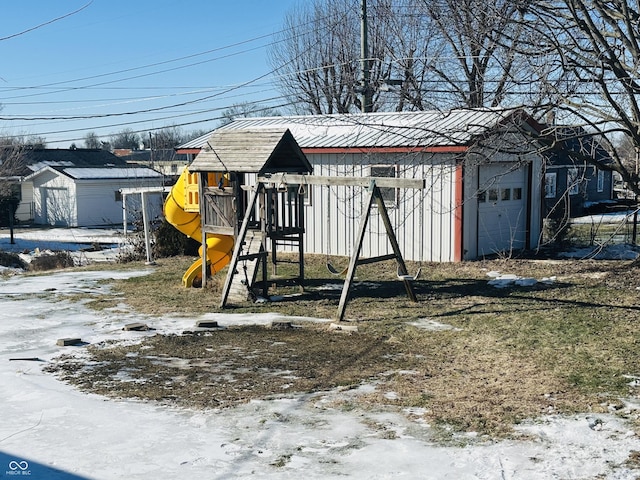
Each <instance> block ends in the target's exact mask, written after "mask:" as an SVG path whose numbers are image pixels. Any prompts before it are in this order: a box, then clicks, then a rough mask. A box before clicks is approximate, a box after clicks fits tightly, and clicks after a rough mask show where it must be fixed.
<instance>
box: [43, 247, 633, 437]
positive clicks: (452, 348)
mask: <svg viewBox="0 0 640 480" xmlns="http://www.w3.org/2000/svg"><path fill="white" fill-rule="evenodd" d="M307 260H308V264H307V265H306V270H307V275H308V279H309V281H308V288H307V292H306V293H305V294H304V295H301V296H298V297H294V298H292V299H289V300H286V301H283V302H277V303H270V304H252V303H247V304H243V305H239V306H235V307H234V308H233V309H231V310H230V311H231V312H249V311H250V312H259V311H278V312H281V313H283V314H290V315H301V316H317V317H324V318H329V317H332V316H333V315H334V314H335V313H336V310H337V304H338V299H339V293H340V292H339V291H334V292H330V293H327V291H325V290H321V289H319V288H318V287H319V286H320V285H323V284H326V283H327V282H331V283H340V279H339V278H336V277H333V276H332V275H330V274H328V272H327V270H326V268H325V266H324V260H325V259H324V258H318V257H316V258H314V257H311V258H308V259H307ZM342 261H343V262H344V260H342ZM187 266H188V259H184V258H174V259H164V260H162V261H161V262H160V264H159V266H158V267H157V269H156V272H155V273H154V274H153V275H149V276H146V277H136V278H132V279H129V280H123V281H117V282H115V287H116V289H117V291H118V294H117V295H115V296H114V298H113V300H112V301H113V302H114V303H115V302H119V301H121V300H122V296H124V297H125V298H126V301H127V302H128V303H129V304H130V305H131V306H133V307H134V308H135V309H136V310H139V311H141V312H144V313H150V314H154V313H155V314H159V315H160V314H167V313H171V312H180V314H181V315H184V314H193V315H197V314H201V313H205V312H213V311H218V310H219V309H218V306H217V305H218V302H219V293H220V282H221V281H222V277H221V278H220V279H216V281H215V282H212V283H213V284H211V285H210V286H209V287H208V288H207V289H205V290H201V289H188V290H187V289H184V288H183V287H182V286H181V284H180V278H181V275H182V271H183V270H184V269H185V268H186V267H187ZM415 268H417V266H416V265H411V266H410V271H413V269H415ZM490 270H499V271H502V272H505V273H507V272H508V273H515V274H519V275H522V276H531V277H535V278H542V277H550V276H556V277H557V280H556V282H555V283H553V284H551V285H543V284H538V285H536V286H533V287H514V288H507V289H496V288H494V287H491V286H489V285H487V277H486V273H487V272H488V271H490ZM281 273H282V272H281ZM358 279H359V281H360V283H359V284H358V286H357V288H356V289H355V290H354V292H353V294H352V299H351V301H350V303H349V305H348V309H347V318H348V319H349V320H350V323H351V324H355V325H357V326H358V332H357V333H354V334H351V335H345V334H344V333H335V332H329V331H328V329H327V327H326V326H322V325H318V324H314V323H304V324H303V325H302V328H296V329H292V330H274V329H269V328H263V327H246V328H229V329H223V330H217V331H213V332H210V333H206V334H192V335H182V336H163V335H156V336H154V337H152V338H150V339H147V340H145V341H144V342H142V343H141V344H140V345H129V346H122V345H110V344H108V345H93V346H91V347H90V348H89V350H88V351H89V353H90V357H91V361H90V362H88V363H87V361H86V360H79V359H75V358H62V359H60V360H59V361H58V362H57V363H56V364H54V365H52V370H54V371H57V372H58V373H59V374H61V375H62V376H63V377H64V378H66V379H68V380H70V381H72V382H74V383H76V384H78V385H79V386H80V387H81V388H83V389H86V390H89V391H95V392H98V393H103V394H105V395H112V396H119V397H139V398H145V399H152V400H156V401H160V402H169V403H172V404H178V405H184V406H190V407H201V408H211V407H224V406H229V405H234V404H237V403H238V402H244V401H248V400H250V399H253V398H272V397H274V396H282V395H292V394H299V393H313V392H324V391H327V390H331V389H335V388H337V387H340V388H351V387H356V386H359V385H362V384H375V385H376V390H375V392H374V393H369V394H366V395H360V396H358V397H355V398H356V400H354V399H350V400H348V402H347V403H346V404H344V405H343V407H344V408H350V407H349V405H351V402H357V403H358V404H359V405H360V406H364V407H367V406H370V407H375V408H378V407H380V406H381V405H384V406H389V407H414V408H420V409H421V410H416V411H419V412H420V413H419V414H420V415H423V416H424V417H425V418H426V419H427V420H428V421H430V422H431V423H433V424H435V425H443V426H444V425H446V426H447V427H453V428H454V430H456V431H461V430H462V431H478V432H481V433H484V434H488V435H491V436H501V435H506V434H509V432H510V431H511V427H512V426H513V424H514V423H517V422H518V421H520V420H522V419H525V418H530V417H535V416H538V415H543V414H546V413H549V412H557V413H561V412H577V411H602V410H606V409H607V407H608V406H609V405H610V404H615V405H619V400H618V399H619V398H620V397H624V396H636V395H637V393H638V392H636V391H635V389H634V388H633V387H630V386H629V385H628V383H629V379H628V378H627V377H626V376H625V375H640V356H639V355H638V348H637V346H638V343H639V342H640V333H638V329H637V328H636V326H637V323H638V320H640V309H639V308H638V306H637V298H638V291H637V289H636V287H637V286H640V285H639V284H640V280H639V279H638V268H637V265H636V264H633V263H629V262H596V261H533V260H509V261H506V260H496V261H491V262H490V261H485V262H469V263H462V264H429V265H422V277H421V279H420V280H419V281H417V282H415V289H416V293H417V296H418V300H419V301H418V302H417V303H412V302H409V301H408V300H407V298H406V294H405V292H404V288H403V286H402V283H401V282H398V281H397V280H396V279H395V269H394V268H393V265H390V264H377V265H372V266H367V268H364V267H362V268H359V270H358ZM294 291H296V290H289V289H282V290H281V291H279V292H275V293H291V292H294ZM107 300H108V299H107ZM109 305H110V301H105V299H104V298H102V299H98V301H97V302H96V307H97V308H102V307H104V306H109ZM424 319H429V320H432V321H435V322H439V323H441V324H447V325H450V326H451V327H455V329H450V330H442V331H433V330H425V329H422V328H418V327H416V326H415V325H413V323H414V322H417V321H421V320H424ZM350 398H351V397H350Z"/></svg>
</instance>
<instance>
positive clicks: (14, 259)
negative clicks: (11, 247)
mask: <svg viewBox="0 0 640 480" xmlns="http://www.w3.org/2000/svg"><path fill="white" fill-rule="evenodd" d="M0 265H1V266H3V267H9V268H21V269H23V270H26V269H27V264H26V263H25V262H23V261H22V259H21V258H20V257H19V256H18V255H16V254H15V253H11V252H3V251H0Z"/></svg>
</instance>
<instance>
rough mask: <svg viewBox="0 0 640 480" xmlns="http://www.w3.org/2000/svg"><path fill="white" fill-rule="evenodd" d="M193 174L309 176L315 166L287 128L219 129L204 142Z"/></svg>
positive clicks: (192, 168)
mask: <svg viewBox="0 0 640 480" xmlns="http://www.w3.org/2000/svg"><path fill="white" fill-rule="evenodd" d="M201 148H202V149H201V151H200V153H198V155H197V156H196V158H195V160H194V161H193V162H192V163H191V165H190V166H189V170H190V171H192V172H202V171H209V172H217V171H227V172H239V173H260V174H263V173H276V172H279V173H309V172H311V170H312V167H311V164H310V163H309V161H308V160H307V157H306V156H305V155H304V153H302V150H301V149H300V147H299V146H298V144H297V143H296V141H295V139H294V138H293V136H292V135H291V132H290V131H289V129H287V128H273V127H269V128H266V127H265V128H259V129H219V130H215V131H214V132H213V133H212V134H211V135H209V136H207V137H206V138H205V139H204V141H203V146H202V147H201Z"/></svg>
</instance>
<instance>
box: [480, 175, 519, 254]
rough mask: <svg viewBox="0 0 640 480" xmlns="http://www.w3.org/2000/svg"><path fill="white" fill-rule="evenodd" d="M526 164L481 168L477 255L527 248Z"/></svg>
mask: <svg viewBox="0 0 640 480" xmlns="http://www.w3.org/2000/svg"><path fill="white" fill-rule="evenodd" d="M527 171H528V168H527V166H526V165H524V166H523V165H519V164H499V165H486V166H482V167H480V168H479V171H478V193H477V198H478V210H477V212H478V221H477V225H478V231H477V232H478V256H480V257H482V256H487V255H495V254H498V253H505V252H506V253H510V252H512V251H515V250H522V249H524V248H526V247H527V225H528V224H529V218H528V217H529V214H528V209H527V201H526V199H527V198H528V192H527V183H528V182H527V181H526V180H527Z"/></svg>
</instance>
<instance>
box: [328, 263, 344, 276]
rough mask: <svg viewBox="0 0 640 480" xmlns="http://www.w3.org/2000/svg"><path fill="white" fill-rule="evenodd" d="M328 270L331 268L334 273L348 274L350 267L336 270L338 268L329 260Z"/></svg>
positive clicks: (330, 270)
mask: <svg viewBox="0 0 640 480" xmlns="http://www.w3.org/2000/svg"><path fill="white" fill-rule="evenodd" d="M327 270H329V273H331V274H333V275H346V274H347V272H348V271H349V267H345V268H344V269H343V270H336V268H335V267H334V266H333V265H331V264H330V263H329V262H327Z"/></svg>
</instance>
